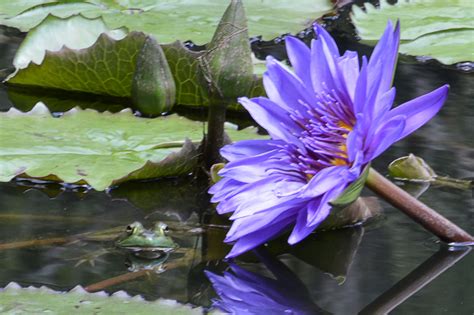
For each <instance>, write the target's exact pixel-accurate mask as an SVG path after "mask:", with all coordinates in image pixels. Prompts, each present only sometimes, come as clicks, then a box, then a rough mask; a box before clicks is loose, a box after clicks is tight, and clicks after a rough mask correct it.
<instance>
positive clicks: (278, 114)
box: [239, 97, 301, 143]
mask: <svg viewBox="0 0 474 315" xmlns="http://www.w3.org/2000/svg"><path fill="white" fill-rule="evenodd" d="M239 102H240V104H242V106H244V107H245V109H247V111H248V112H249V113H250V115H251V116H252V118H253V119H255V121H256V122H257V123H258V124H259V125H260V126H262V127H263V128H265V129H266V130H267V131H268V133H269V134H270V136H271V137H272V138H273V139H274V140H279V139H281V140H284V141H285V142H295V143H296V142H299V141H298V140H297V138H296V137H295V136H293V135H292V132H293V131H294V130H301V128H300V127H299V126H298V125H296V123H295V122H294V121H293V120H292V119H291V118H290V116H289V115H288V113H287V112H285V111H284V110H283V109H282V108H281V107H279V106H278V105H277V104H275V103H274V102H272V101H270V100H269V99H266V98H263V97H258V98H253V99H251V100H249V99H248V98H246V97H241V98H239Z"/></svg>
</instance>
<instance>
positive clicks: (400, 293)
mask: <svg viewBox="0 0 474 315" xmlns="http://www.w3.org/2000/svg"><path fill="white" fill-rule="evenodd" d="M469 251H470V248H469V247H465V248H463V249H460V250H457V251H450V250H449V249H448V248H446V247H444V248H441V249H440V250H439V251H438V252H436V253H435V254H434V255H432V256H431V257H430V258H428V259H427V260H426V261H425V262H423V263H422V264H421V265H419V266H418V267H417V268H416V269H414V270H413V271H412V272H410V273H409V274H408V275H407V276H406V277H405V278H403V279H402V280H400V281H399V282H397V283H396V284H395V285H394V286H393V287H391V288H390V289H388V290H387V291H386V292H384V293H383V294H382V295H380V296H379V297H377V298H376V299H375V300H374V301H373V302H371V303H370V304H369V305H367V306H366V307H364V309H363V310H361V311H360V312H359V314H361V315H364V314H388V313H389V312H390V311H391V310H393V309H394V308H396V307H397V306H398V305H400V304H402V303H403V302H404V301H406V300H407V299H408V298H410V297H411V296H412V295H413V294H415V293H416V292H418V291H419V290H421V289H422V288H423V287H424V286H426V285H427V284H429V283H430V282H431V281H433V280H434V279H436V278H437V277H438V276H439V275H441V274H442V273H443V272H445V271H446V270H448V269H449V268H451V267H452V266H453V265H454V264H456V263H457V262H458V261H460V260H461V259H462V258H463V257H465V256H466V255H467V254H468V253H469Z"/></svg>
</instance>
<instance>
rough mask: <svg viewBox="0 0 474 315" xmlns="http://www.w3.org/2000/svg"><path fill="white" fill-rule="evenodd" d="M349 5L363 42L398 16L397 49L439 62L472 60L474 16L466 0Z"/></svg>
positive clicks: (374, 37)
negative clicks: (399, 36) (376, 6)
mask: <svg viewBox="0 0 474 315" xmlns="http://www.w3.org/2000/svg"><path fill="white" fill-rule="evenodd" d="M364 6H365V10H366V12H364V11H363V10H362V9H361V8H359V7H358V6H357V5H353V7H352V14H351V18H352V21H353V23H354V25H355V27H356V30H357V33H358V34H359V36H360V37H361V39H362V41H363V42H366V43H369V44H375V43H376V41H378V39H379V38H380V36H381V34H382V33H383V31H384V29H385V26H386V25H387V21H388V20H392V22H395V21H397V20H400V25H401V43H400V53H402V54H407V55H412V56H423V57H429V58H434V59H437V60H438V61H440V62H441V63H443V64H448V65H450V64H455V63H458V62H463V61H473V60H474V41H473V38H474V19H473V17H472V9H473V7H472V2H471V1H470V0H456V1H450V2H447V1H442V0H418V1H417V0H412V1H403V0H401V1H398V2H397V3H396V4H394V5H390V4H388V3H387V1H386V0H381V1H380V8H375V7H374V6H373V5H372V4H370V3H365V4H364Z"/></svg>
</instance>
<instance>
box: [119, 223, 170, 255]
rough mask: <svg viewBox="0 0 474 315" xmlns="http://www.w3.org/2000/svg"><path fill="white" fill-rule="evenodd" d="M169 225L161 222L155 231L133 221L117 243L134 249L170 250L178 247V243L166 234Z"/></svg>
mask: <svg viewBox="0 0 474 315" xmlns="http://www.w3.org/2000/svg"><path fill="white" fill-rule="evenodd" d="M167 229H168V227H167V226H166V224H164V223H162V222H159V223H157V224H156V225H155V228H154V229H153V231H151V230H147V229H145V228H144V227H143V225H142V224H141V223H140V222H133V223H132V224H130V225H128V226H127V228H126V229H125V233H124V235H122V236H121V237H120V238H119V239H118V240H117V242H116V245H117V246H119V247H123V248H126V249H130V250H133V251H140V250H149V251H164V252H169V251H172V250H173V249H175V248H177V247H178V246H177V244H176V243H175V242H174V241H173V239H172V238H171V237H170V236H168V235H167V234H166V231H167Z"/></svg>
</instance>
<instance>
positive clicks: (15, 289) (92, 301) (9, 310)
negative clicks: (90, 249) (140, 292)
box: [0, 282, 203, 315]
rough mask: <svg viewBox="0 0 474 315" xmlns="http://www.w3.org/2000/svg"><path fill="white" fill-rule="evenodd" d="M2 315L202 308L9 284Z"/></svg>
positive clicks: (0, 293) (1, 298)
mask: <svg viewBox="0 0 474 315" xmlns="http://www.w3.org/2000/svg"><path fill="white" fill-rule="evenodd" d="M0 302H1V303H0V312H1V313H2V314H43V313H47V314H77V313H81V314H98V313H100V314H163V315H167V314H169V315H171V314H173V315H174V314H180V315H187V314H202V312H203V310H202V308H193V307H191V306H189V305H184V304H180V303H178V302H176V301H173V300H165V299H159V300H157V301H153V302H150V301H145V300H144V299H143V298H141V297H140V296H136V297H131V296H129V295H128V294H126V293H125V292H123V291H119V292H117V293H114V294H113V295H111V296H109V295H108V294H107V293H105V292H99V293H87V292H86V291H85V290H84V289H83V288H82V287H80V286H77V287H75V288H74V289H72V290H71V291H69V292H64V291H54V290H52V289H49V288H47V287H41V288H35V287H27V288H22V287H20V286H19V285H18V284H16V283H13V282H12V283H10V284H8V285H7V286H6V287H5V288H3V289H0Z"/></svg>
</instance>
